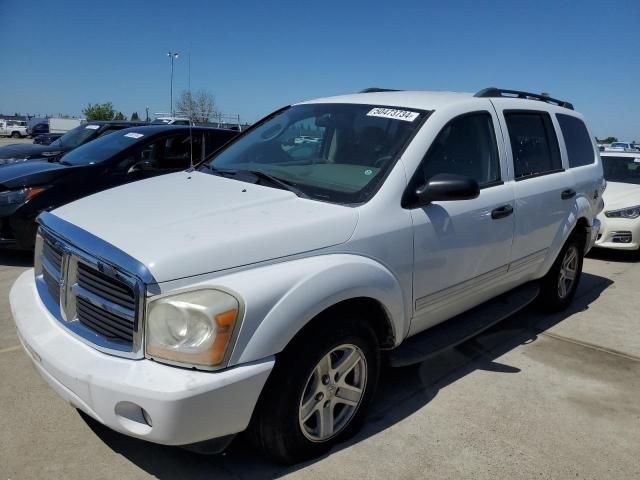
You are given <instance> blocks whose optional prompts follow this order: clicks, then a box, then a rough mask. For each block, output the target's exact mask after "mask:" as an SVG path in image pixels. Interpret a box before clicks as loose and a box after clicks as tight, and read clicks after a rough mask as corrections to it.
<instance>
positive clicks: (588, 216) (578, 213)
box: [539, 195, 594, 275]
mask: <svg viewBox="0 0 640 480" xmlns="http://www.w3.org/2000/svg"><path fill="white" fill-rule="evenodd" d="M581 218H584V219H585V220H586V221H587V225H588V226H591V225H593V219H594V217H593V214H592V207H591V204H590V203H589V200H588V199H586V198H585V197H584V196H583V195H579V196H578V197H577V198H576V200H575V202H574V207H573V208H572V209H571V212H569V215H568V216H567V218H566V220H565V221H564V223H562V224H561V225H560V228H559V229H558V232H557V233H556V238H555V239H554V241H553V245H554V246H555V248H554V251H553V255H548V256H547V259H546V260H545V262H544V263H543V264H542V265H541V267H540V270H539V272H540V274H541V275H545V274H546V273H547V272H548V271H549V269H550V268H551V266H552V265H553V262H555V261H556V258H557V257H558V254H559V253H560V251H561V250H562V247H563V246H564V244H565V243H566V241H567V239H568V238H569V235H571V234H572V233H573V231H574V230H575V228H576V226H577V225H578V221H579V220H580V219H581Z"/></svg>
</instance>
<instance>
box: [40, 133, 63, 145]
mask: <svg viewBox="0 0 640 480" xmlns="http://www.w3.org/2000/svg"><path fill="white" fill-rule="evenodd" d="M62 135H64V133H43V134H41V135H36V137H35V138H34V139H33V143H35V144H37V145H51V143H52V142H53V141H55V140H57V139H59V138H60V137H61V136H62Z"/></svg>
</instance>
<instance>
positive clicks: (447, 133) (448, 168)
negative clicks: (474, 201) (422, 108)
mask: <svg viewBox="0 0 640 480" xmlns="http://www.w3.org/2000/svg"><path fill="white" fill-rule="evenodd" d="M422 173H423V175H424V181H425V182H426V181H428V180H429V179H430V178H431V177H433V176H434V175H437V174H439V173H453V174H457V175H465V176H467V177H471V178H473V179H474V180H476V181H477V182H478V184H479V185H480V186H481V187H482V186H486V185H490V184H492V183H495V182H498V181H499V180H500V157H499V156H498V148H497V146H496V136H495V132H494V130H493V122H492V120H491V115H489V114H488V113H474V114H471V115H464V116H462V117H458V118H455V119H454V120H452V121H451V122H449V123H448V124H447V125H446V126H445V127H444V128H443V129H442V131H441V132H440V133H439V134H438V136H437V137H436V139H435V140H434V142H433V144H432V145H431V148H429V151H428V152H427V155H426V156H425V159H424V160H423V163H422Z"/></svg>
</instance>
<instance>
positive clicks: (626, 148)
mask: <svg viewBox="0 0 640 480" xmlns="http://www.w3.org/2000/svg"><path fill="white" fill-rule="evenodd" d="M605 151H610V152H637V151H638V149H637V147H636V144H635V143H631V142H613V143H612V144H611V145H609V146H608V147H606V148H605Z"/></svg>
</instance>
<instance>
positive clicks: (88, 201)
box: [52, 172, 358, 282]
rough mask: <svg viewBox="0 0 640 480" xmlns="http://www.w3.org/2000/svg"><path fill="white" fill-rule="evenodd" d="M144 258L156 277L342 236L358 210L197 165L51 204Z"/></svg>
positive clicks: (253, 259) (243, 261) (297, 249)
mask: <svg viewBox="0 0 640 480" xmlns="http://www.w3.org/2000/svg"><path fill="white" fill-rule="evenodd" d="M52 213H53V214H54V215H56V216H58V217H60V218H62V219H63V220H66V221H67V222H70V223H72V224H74V225H76V226H78V227H80V228H82V229H84V230H86V231H88V232H90V233H92V234H93V235H96V236H97V237H100V238H101V239H103V240H105V241H107V242H109V243H110V244H112V245H114V246H115V247H117V248H119V249H120V250H122V251H124V252H125V253H127V254H129V255H130V256H132V257H133V258H135V259H137V260H138V261H140V262H142V263H143V264H144V265H146V266H147V268H148V269H149V270H150V271H151V273H152V275H153V276H154V278H155V279H156V281H158V282H163V281H168V280H174V279H177V278H183V277H189V276H193V275H198V274H202V273H209V272H215V271H219V270H225V269H229V268H234V267H239V266H243V265H248V264H253V263H257V262H262V261H266V260H271V259H275V258H280V257H285V256H289V255H295V254H299V253H302V252H308V251H311V250H317V249H320V248H324V247H329V246H332V245H337V244H340V243H343V242H346V241H347V240H348V239H349V238H350V237H351V235H352V233H353V231H354V229H355V227H356V224H357V221H358V212H357V210H356V209H354V208H351V207H345V206H341V205H333V204H329V203H324V202H319V201H315V200H307V199H302V198H299V197H297V196H296V195H295V194H293V193H292V192H289V191H286V190H280V189H276V188H270V187H264V186H261V185H254V184H250V183H245V182H240V181H237V180H232V179H228V178H223V177H218V176H215V175H209V174H206V173H201V172H180V173H175V174H170V175H164V176H161V177H156V178H153V179H149V180H144V181H140V182H134V183H131V184H128V185H123V186H121V187H117V188H114V189H111V190H108V191H105V192H101V193H97V194H95V195H91V196H89V197H86V198H83V199H81V200H78V201H76V202H73V203H70V204H68V205H65V206H63V207H61V208H58V209H56V210H54V211H53V212H52Z"/></svg>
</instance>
